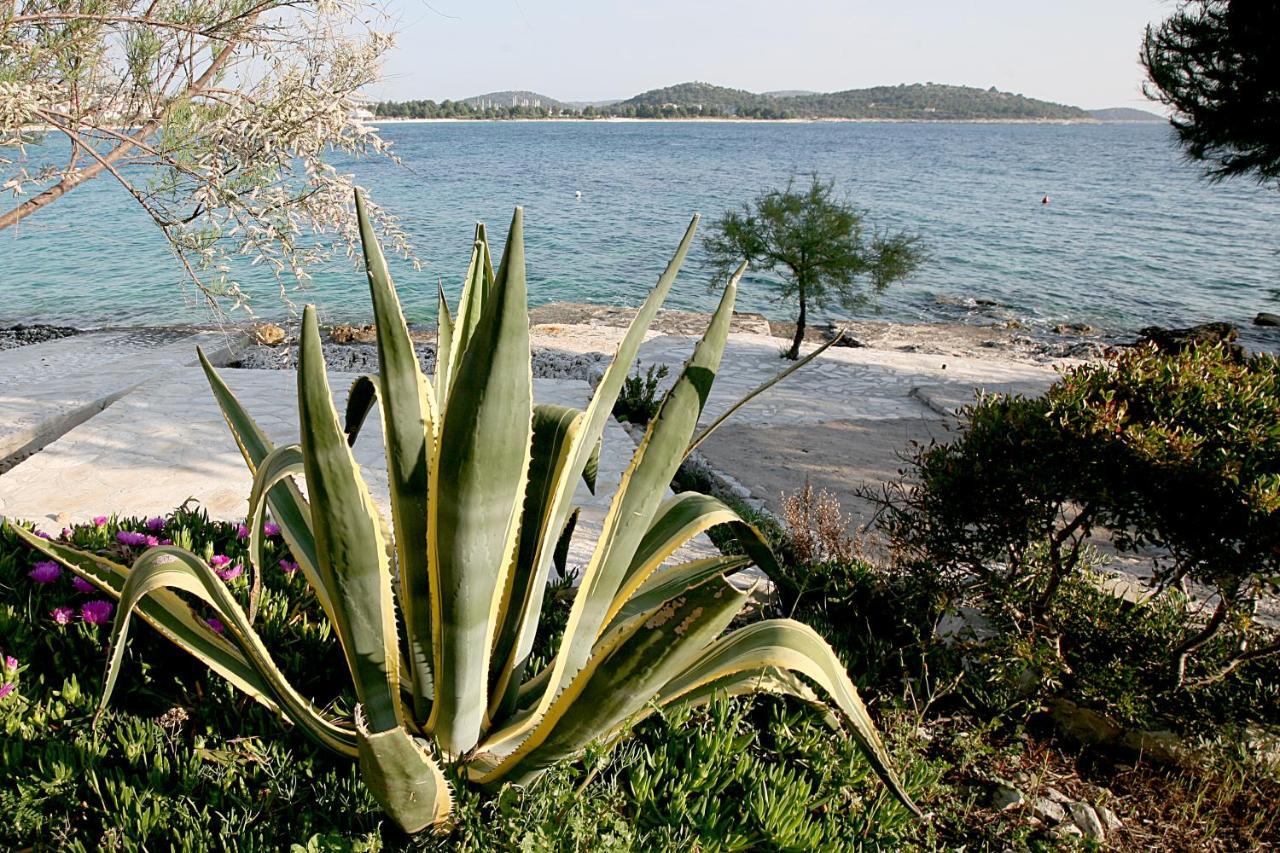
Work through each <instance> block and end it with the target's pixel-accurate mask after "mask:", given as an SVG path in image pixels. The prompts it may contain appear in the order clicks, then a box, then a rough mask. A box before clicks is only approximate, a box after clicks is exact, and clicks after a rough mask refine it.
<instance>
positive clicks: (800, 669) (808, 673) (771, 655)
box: [658, 619, 920, 815]
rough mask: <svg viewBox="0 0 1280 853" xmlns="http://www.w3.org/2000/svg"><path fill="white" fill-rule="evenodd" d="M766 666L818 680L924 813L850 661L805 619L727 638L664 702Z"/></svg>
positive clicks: (875, 760) (888, 778) (666, 690)
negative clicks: (903, 780) (842, 660)
mask: <svg viewBox="0 0 1280 853" xmlns="http://www.w3.org/2000/svg"><path fill="white" fill-rule="evenodd" d="M766 669H776V670H782V671H789V672H792V673H797V674H799V675H803V676H804V677H805V678H808V679H810V680H812V681H813V683H814V684H816V685H817V686H818V688H819V689H820V690H821V691H822V692H823V693H824V694H825V695H827V696H828V697H830V699H831V700H832V701H833V702H834V703H835V705H836V707H837V708H839V709H840V711H841V713H842V714H843V717H844V719H845V721H846V722H847V723H848V724H849V728H850V730H851V732H852V734H853V738H854V740H855V741H856V742H857V743H858V745H859V746H860V747H861V748H862V752H863V754H864V755H866V757H867V760H868V761H869V762H871V766H872V767H873V768H875V771H876V773H877V774H878V775H879V776H880V778H881V779H882V780H884V783H885V785H887V786H888V788H889V790H890V791H892V792H893V794H894V796H895V797H897V798H898V799H899V800H900V801H901V802H902V804H903V805H905V806H906V807H907V808H908V809H910V810H911V811H912V812H913V813H914V814H916V815H919V814H920V810H919V809H918V808H917V807H916V805H915V803H913V802H912V801H911V798H910V797H909V796H907V793H906V791H905V790H904V789H903V787H902V783H901V782H899V781H898V776H897V774H896V773H894V771H893V767H892V763H891V759H890V757H889V752H888V750H886V749H885V747H884V743H883V742H882V741H881V740H880V735H879V734H878V733H877V732H876V728H875V723H873V722H872V720H871V716H870V715H869V714H868V713H867V708H866V706H865V705H864V704H863V703H862V698H861V697H860V696H859V695H858V689H857V688H856V687H854V685H853V682H852V681H850V680H849V674H848V673H847V672H846V671H845V668H844V665H843V664H842V663H840V659H839V658H838V657H836V653H835V651H834V650H833V649H832V648H831V646H830V644H828V643H827V641H826V640H824V639H822V637H821V635H819V634H818V632H817V631H815V630H813V629H812V628H810V627H809V626H808V625H805V624H803V623H801V622H796V621H794V620H791V619H769V620H765V621H763V622H756V623H754V624H751V625H747V626H745V627H743V628H739V629H738V630H736V631H734V632H732V633H730V634H728V635H727V636H725V637H722V638H721V639H719V640H717V641H716V642H715V643H714V644H713V645H712V646H711V647H710V648H708V649H707V650H706V651H705V652H703V653H702V655H701V656H700V657H699V658H698V659H697V660H696V661H695V662H694V663H693V664H692V665H690V666H689V667H688V668H687V669H686V670H684V671H683V672H681V673H680V674H679V675H678V676H676V677H675V678H673V679H672V680H671V681H670V682H669V683H668V684H667V685H666V686H664V687H663V688H662V691H661V693H660V694H659V696H658V703H659V704H669V703H671V702H674V701H676V700H679V699H680V698H681V697H682V696H685V695H687V694H690V693H691V692H692V691H695V690H699V689H700V688H702V687H704V686H706V685H708V684H710V683H712V682H714V681H717V680H720V679H724V678H727V677H729V676H732V675H737V674H742V673H759V672H761V671H763V670H766Z"/></svg>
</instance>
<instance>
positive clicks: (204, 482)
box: [0, 368, 716, 568]
mask: <svg viewBox="0 0 1280 853" xmlns="http://www.w3.org/2000/svg"><path fill="white" fill-rule="evenodd" d="M220 372H221V374H222V376H223V377H224V379H225V380H226V382H227V384H228V385H229V386H230V387H231V388H232V390H233V391H234V392H235V393H236V395H237V396H238V397H239V398H240V400H241V402H242V404H243V405H244V406H245V408H246V409H247V410H248V411H249V412H250V414H252V415H253V417H254V419H255V420H257V422H258V424H259V425H260V426H261V427H262V429H263V430H264V431H266V433H267V434H268V435H269V436H270V437H271V439H272V440H273V441H275V442H276V443H277V444H287V443H291V442H296V441H297V440H298V429H297V394H296V386H295V382H296V380H295V376H294V373H293V372H292V371H277V370H225V369H224V370H222V371H220ZM354 378H355V376H354V375H353V374H340V373H331V374H330V376H329V382H330V386H331V387H332V388H333V389H334V396H335V398H336V403H337V406H338V411H339V412H341V411H342V410H343V406H344V405H345V398H346V391H347V389H348V388H349V387H350V385H351V382H352V380H353V379H354ZM590 393H591V391H590V387H589V386H588V385H587V383H586V382H582V381H577V380H557V379H535V380H534V397H535V399H536V400H538V401H539V402H545V403H557V404H560V405H567V406H576V407H579V408H581V407H583V406H585V405H586V403H587V401H588V399H589V395H590ZM634 449H635V443H634V441H633V440H632V438H631V437H630V436H629V435H628V434H627V432H626V430H624V429H623V428H622V427H621V426H619V425H618V424H617V423H616V422H614V421H612V420H610V421H609V424H608V426H607V427H606V430H605V438H604V447H603V450H602V453H601V459H600V472H599V475H598V478H597V488H596V494H595V495H592V494H591V493H590V492H588V491H587V489H586V487H585V485H582V484H579V488H578V491H577V493H576V498H577V501H578V504H579V505H580V506H581V507H582V516H581V518H580V520H579V523H578V527H577V532H578V535H576V536H575V538H574V543H573V547H572V548H571V549H570V554H569V560H568V564H569V566H570V568H581V567H583V566H585V564H586V562H587V560H588V559H590V548H589V546H590V545H591V544H593V543H594V542H595V539H596V536H597V535H598V533H599V531H600V529H601V527H602V526H603V521H604V516H605V514H606V513H607V511H608V507H609V500H610V499H611V497H612V495H613V493H614V492H615V491H616V490H617V486H618V483H619V481H620V479H621V476H622V472H623V470H624V469H625V468H626V465H627V464H628V462H629V461H630V457H631V453H632V452H633V451H634ZM355 455H356V460H357V462H358V463H359V464H360V465H361V468H362V469H363V473H364V476H365V480H366V482H368V483H369V487H370V490H371V491H372V492H373V495H374V499H375V501H376V502H377V503H378V504H379V506H380V507H381V508H382V510H383V512H384V514H385V513H388V506H389V501H388V497H387V476H386V459H385V456H384V453H383V446H382V437H381V426H380V424H379V419H378V418H377V417H376V415H373V416H371V417H370V418H369V420H368V421H367V422H366V425H365V428H364V430H363V431H362V432H361V435H360V438H359V439H358V440H357V442H356V446H355ZM251 482H252V480H251V478H250V476H249V473H248V470H247V468H246V467H245V464H244V461H243V459H242V457H241V455H240V452H239V450H238V449H237V448H236V446H235V443H234V442H233V440H232V439H231V435H230V432H229V430H228V429H227V425H226V423H225V422H224V421H223V419H222V415H221V412H220V411H219V409H218V407H217V404H216V403H215V402H214V400H213V397H212V395H211V393H210V392H209V388H208V384H207V382H206V381H205V378H204V374H203V372H202V371H201V370H199V369H198V368H196V369H191V368H188V369H185V370H182V371H177V372H175V373H173V374H171V375H169V376H167V377H165V378H163V379H160V380H157V381H154V382H149V383H147V384H145V385H144V386H143V387H141V388H138V389H136V390H134V391H133V392H131V393H128V394H126V395H125V396H124V397H123V398H121V399H120V400H118V401H117V402H116V403H114V404H113V405H112V406H111V407H110V408H108V409H107V410H106V411H104V412H102V413H101V414H98V415H97V416H96V417H93V418H92V419H90V420H89V421H87V422H86V423H84V424H82V425H81V426H78V427H76V428H75V429H73V430H71V431H70V432H69V433H67V434H66V435H64V436H62V437H61V438H60V439H58V440H57V441H55V442H53V443H52V444H50V445H49V446H47V447H45V448H44V449H43V450H42V451H41V452H40V453H38V454H36V455H35V456H33V457H31V458H30V459H28V460H26V461H24V462H22V463H21V464H19V465H17V466H16V467H14V468H13V469H12V470H10V471H9V472H7V473H5V474H4V475H0V515H5V516H8V517H11V518H22V519H27V520H31V521H33V522H35V523H36V524H37V526H38V527H39V528H40V529H44V530H47V531H49V532H56V531H57V530H60V529H61V528H62V527H63V526H64V525H66V524H67V523H68V522H85V521H88V520H89V519H91V518H92V517H93V516H95V515H110V514H112V513H120V514H127V515H162V514H164V513H167V512H169V511H171V510H172V509H173V508H174V507H176V506H178V505H179V504H181V503H182V502H183V501H185V500H187V499H188V498H195V499H196V500H198V501H199V502H200V504H201V506H203V507H204V508H205V509H206V510H207V511H208V512H209V515H210V516H211V517H213V518H218V519H225V520H239V519H242V518H244V516H245V513H246V512H247V510H248V495H249V489H250V486H251ZM304 485H305V484H304ZM714 553H716V552H715V550H714V547H713V546H712V545H711V543H710V542H709V541H708V540H706V539H705V537H702V538H700V539H699V540H697V541H696V542H695V543H694V545H693V546H692V547H691V548H689V549H686V550H684V551H682V552H681V553H680V554H679V555H678V556H679V557H681V558H683V559H694V558H696V557H701V556H708V555H710V554H714Z"/></svg>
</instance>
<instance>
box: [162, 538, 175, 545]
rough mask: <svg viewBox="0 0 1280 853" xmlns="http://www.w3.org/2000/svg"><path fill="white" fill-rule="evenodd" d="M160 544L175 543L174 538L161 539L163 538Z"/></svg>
mask: <svg viewBox="0 0 1280 853" xmlns="http://www.w3.org/2000/svg"><path fill="white" fill-rule="evenodd" d="M160 544H161V545H172V544H173V540H172V539H161V540H160Z"/></svg>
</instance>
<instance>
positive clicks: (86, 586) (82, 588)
mask: <svg viewBox="0 0 1280 853" xmlns="http://www.w3.org/2000/svg"><path fill="white" fill-rule="evenodd" d="M71 585H72V586H73V587H75V590H76V592H96V591H97V589H98V588H97V587H96V586H94V585H93V584H91V583H89V582H88V581H87V580H85V579H84V578H82V577H80V576H79V575H76V576H75V577H73V578H72V579H71Z"/></svg>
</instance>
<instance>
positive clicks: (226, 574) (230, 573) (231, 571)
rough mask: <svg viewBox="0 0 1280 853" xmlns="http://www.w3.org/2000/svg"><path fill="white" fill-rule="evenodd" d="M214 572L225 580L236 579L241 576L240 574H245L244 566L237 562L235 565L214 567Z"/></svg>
mask: <svg viewBox="0 0 1280 853" xmlns="http://www.w3.org/2000/svg"><path fill="white" fill-rule="evenodd" d="M213 573H214V574H215V575H217V576H218V577H220V578H222V579H223V580H224V581H230V580H235V579H236V578H238V577H240V575H242V574H244V566H242V565H240V564H239V563H236V564H235V565H233V566H228V567H227V568H225V569H214V570H213Z"/></svg>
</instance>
